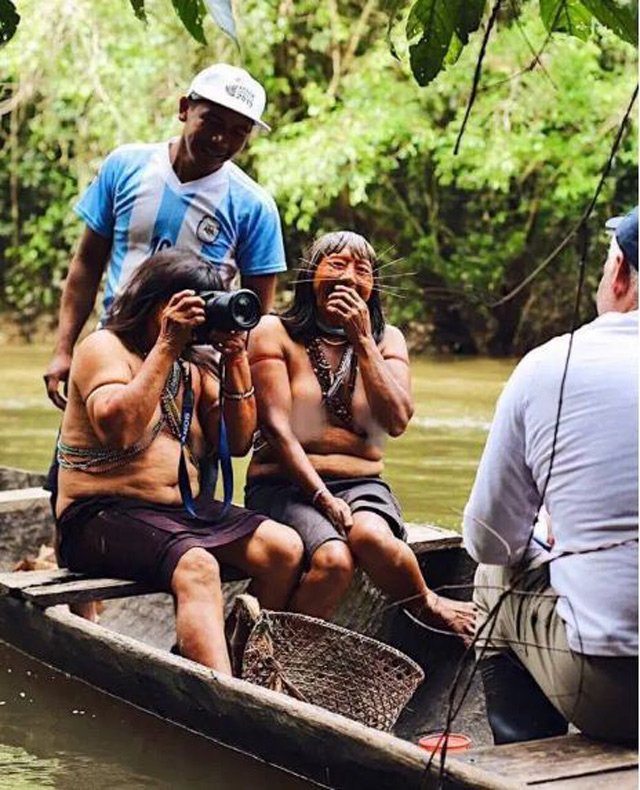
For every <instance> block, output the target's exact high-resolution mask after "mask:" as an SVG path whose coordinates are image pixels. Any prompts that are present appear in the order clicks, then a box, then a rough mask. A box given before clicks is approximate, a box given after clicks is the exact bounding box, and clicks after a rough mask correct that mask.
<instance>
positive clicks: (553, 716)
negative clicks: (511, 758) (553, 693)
mask: <svg viewBox="0 0 640 790" xmlns="http://www.w3.org/2000/svg"><path fill="white" fill-rule="evenodd" d="M480 674H481V676H482V684H483V686H484V694H485V698H486V704H487V718H488V719H489V726H490V727H491V732H492V733H493V740H494V743H495V744H496V745H498V744H501V743H515V742H517V741H532V740H535V739H536V738H551V737H553V736H554V735H566V734H567V729H568V725H567V722H566V721H565V719H564V717H563V716H562V714H560V713H558V711H557V710H556V709H555V708H554V707H553V705H552V704H551V703H550V702H549V700H548V699H547V698H546V696H545V695H544V693H543V692H542V690H541V688H540V686H538V684H537V683H536V682H535V680H534V679H533V678H532V677H531V675H530V674H529V673H528V672H527V670H526V669H525V668H524V667H523V666H522V664H521V663H520V662H519V661H518V659H517V658H516V657H515V656H514V655H513V654H512V653H502V654H500V655H499V656H491V658H483V659H482V661H481V662H480Z"/></svg>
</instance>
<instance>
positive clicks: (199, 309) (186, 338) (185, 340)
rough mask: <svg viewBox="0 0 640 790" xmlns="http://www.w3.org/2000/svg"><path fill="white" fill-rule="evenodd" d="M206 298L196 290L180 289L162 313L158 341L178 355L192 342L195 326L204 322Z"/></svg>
mask: <svg viewBox="0 0 640 790" xmlns="http://www.w3.org/2000/svg"><path fill="white" fill-rule="evenodd" d="M204 320H205V314H204V299H202V297H200V296H197V295H196V292H195V291H191V290H186V291H179V292H178V293H176V294H174V295H173V296H172V297H171V299H169V301H168V302H167V304H166V305H165V307H164V308H163V310H162V313H161V314H160V333H159V334H158V339H157V341H156V342H157V343H158V344H161V345H164V346H167V347H168V348H169V349H170V350H171V352H172V353H173V354H174V355H175V356H176V357H178V356H180V354H181V353H182V351H183V349H184V347H185V346H186V345H188V344H189V343H190V342H191V339H192V338H191V335H192V333H193V330H194V329H195V327H197V326H200V325H201V324H204Z"/></svg>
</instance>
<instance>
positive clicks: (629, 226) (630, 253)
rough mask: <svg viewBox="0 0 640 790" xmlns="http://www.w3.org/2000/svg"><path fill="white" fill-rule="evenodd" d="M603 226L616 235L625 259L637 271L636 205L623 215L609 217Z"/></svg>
mask: <svg viewBox="0 0 640 790" xmlns="http://www.w3.org/2000/svg"><path fill="white" fill-rule="evenodd" d="M605 227H606V229H607V230H609V231H611V232H612V233H613V235H614V236H615V237H616V241H617V242H618V246H619V247H620V249H621V250H622V252H623V254H624V259H625V261H626V262H627V263H628V264H629V266H633V268H634V269H635V270H636V271H638V207H637V206H636V207H635V208H634V209H633V210H632V211H630V212H629V213H628V214H627V215H626V216H624V217H611V219H608V220H607V222H606V224H605Z"/></svg>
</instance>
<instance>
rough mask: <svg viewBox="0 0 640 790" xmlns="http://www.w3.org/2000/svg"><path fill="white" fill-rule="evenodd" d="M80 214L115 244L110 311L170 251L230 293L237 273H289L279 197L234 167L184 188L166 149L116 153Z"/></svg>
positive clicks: (81, 202) (230, 164)
mask: <svg viewBox="0 0 640 790" xmlns="http://www.w3.org/2000/svg"><path fill="white" fill-rule="evenodd" d="M75 210H76V212H77V213H78V214H79V215H80V217H82V219H83V220H84V221H85V222H86V223H87V225H88V226H89V227H90V228H91V229H92V230H93V231H94V232H95V233H98V234H100V235H101V236H104V237H105V238H112V239H113V246H112V248H111V257H110V259H109V263H108V267H107V283H106V288H105V296H104V304H103V307H104V310H105V311H106V310H107V309H108V307H109V305H110V304H111V302H112V301H113V299H114V297H115V295H116V294H117V293H118V291H119V290H120V289H122V288H123V287H124V286H125V285H126V283H127V280H128V279H129V277H130V276H131V274H132V273H133V271H134V270H135V269H136V268H137V267H138V266H139V265H140V264H141V263H142V261H144V260H145V259H146V258H148V257H149V256H150V255H153V254H154V253H155V252H158V251H159V250H161V249H164V248H166V247H180V248H182V249H190V250H192V251H193V252H194V253H196V254H197V255H200V256H202V257H203V258H205V259H207V260H209V261H211V263H212V264H213V265H215V266H218V267H220V268H221V271H220V273H221V275H222V277H223V280H224V282H225V285H226V287H229V285H230V283H231V280H232V279H233V277H234V276H235V275H236V273H237V272H240V273H241V274H245V275H259V274H273V273H276V272H281V271H284V270H285V269H286V268H287V266H286V261H285V254H284V245H283V241H282V230H281V227H280V217H279V215H278V209H277V208H276V204H275V202H274V201H273V198H272V197H271V196H270V195H269V194H268V193H267V192H266V191H265V190H264V189H262V187H260V186H259V185H258V184H256V182H255V181H254V180H253V179H251V178H249V176H247V175H246V173H244V172H243V171H242V170H241V169H240V168H239V167H238V166H237V165H235V164H234V163H233V162H225V163H224V165H223V166H222V167H221V168H220V169H219V170H216V172H215V173H211V174H210V175H208V176H205V177H204V178H200V179H198V180H196V181H189V182H187V183H184V184H183V183H181V182H180V180H179V179H178V177H177V176H176V174H175V172H174V170H173V167H172V166H171V162H170V159H169V143H168V142H163V143H153V144H147V145H142V144H134V145H123V146H120V147H119V148H116V149H115V151H113V152H112V153H111V154H109V156H108V157H107V158H106V159H105V161H104V163H103V165H102V168H101V169H100V172H99V174H98V176H97V177H96V178H95V180H94V181H93V182H92V183H91V184H90V186H89V187H88V188H87V190H86V191H85V193H84V194H83V195H82V197H81V198H80V200H79V201H78V203H77V204H76V206H75Z"/></svg>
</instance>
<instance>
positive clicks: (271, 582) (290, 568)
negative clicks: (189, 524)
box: [215, 520, 303, 610]
mask: <svg viewBox="0 0 640 790" xmlns="http://www.w3.org/2000/svg"><path fill="white" fill-rule="evenodd" d="M302 552H303V549H302V541H301V540H300V538H299V537H298V534H297V533H296V532H295V531H294V530H293V529H291V527H286V526H285V525H284V524H278V522H277V521H271V520H268V521H263V522H262V524H260V526H259V527H258V529H256V531H255V532H254V533H253V534H251V535H249V536H248V537H246V538H240V540H236V541H234V542H233V543H230V544H229V545H227V546H223V547H222V548H220V549H216V550H215V555H216V557H217V558H218V559H219V560H220V561H221V562H224V563H228V564H229V565H233V566H234V567H236V568H239V569H240V570H242V571H245V573H247V574H248V575H249V576H251V577H252V579H253V581H252V582H251V593H252V594H253V595H255V596H256V598H257V599H258V600H259V601H260V605H261V606H262V607H263V608H265V609H275V610H282V609H285V608H286V606H287V604H288V602H289V599H290V598H291V594H292V592H293V590H294V588H295V586H296V584H297V583H298V580H299V578H300V574H301V572H302Z"/></svg>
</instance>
